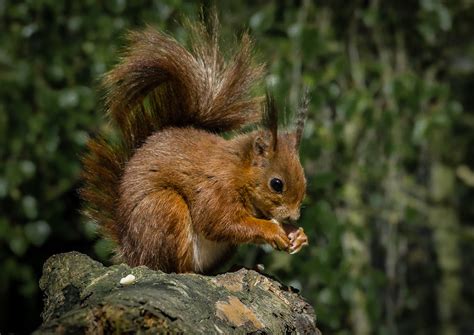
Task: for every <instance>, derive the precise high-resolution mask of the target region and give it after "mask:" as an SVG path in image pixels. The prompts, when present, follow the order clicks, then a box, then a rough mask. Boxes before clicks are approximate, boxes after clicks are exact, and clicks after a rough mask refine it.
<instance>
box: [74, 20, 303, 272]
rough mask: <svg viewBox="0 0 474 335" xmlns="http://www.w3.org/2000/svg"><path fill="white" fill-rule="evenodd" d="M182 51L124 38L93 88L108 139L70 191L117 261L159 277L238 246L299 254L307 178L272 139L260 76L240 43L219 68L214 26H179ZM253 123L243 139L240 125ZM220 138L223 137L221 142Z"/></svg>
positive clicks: (95, 145) (155, 34)
mask: <svg viewBox="0 0 474 335" xmlns="http://www.w3.org/2000/svg"><path fill="white" fill-rule="evenodd" d="M188 26H189V27H188V28H189V30H190V36H191V48H190V49H189V50H188V49H186V48H185V47H183V46H182V45H181V44H180V43H178V42H177V41H176V40H175V39H173V38H172V37H171V36H169V35H167V34H165V33H162V32H160V31H157V30H155V29H153V28H151V27H148V28H146V29H144V30H143V31H135V32H131V33H130V34H129V36H128V37H129V45H128V47H127V48H126V50H125V51H124V54H123V57H122V58H121V61H120V62H119V64H117V65H116V66H115V68H113V69H112V70H111V71H110V72H108V73H107V74H106V75H105V77H104V80H103V84H104V88H105V91H106V93H105V108H106V112H107V114H108V116H109V117H110V119H111V121H112V125H113V126H114V127H115V129H116V130H117V136H116V139H115V141H112V140H106V139H105V137H98V138H95V139H92V140H90V141H89V144H88V153H87V154H86V155H85V157H84V159H83V165H84V170H83V180H84V185H83V187H82V189H81V190H80V194H81V196H82V198H83V199H84V201H85V204H86V210H85V212H86V214H87V215H88V216H89V217H90V218H91V219H93V220H94V221H95V222H97V223H98V224H99V226H100V227H101V229H102V231H103V233H104V235H106V236H107V237H109V238H111V239H112V240H113V241H115V242H116V258H117V259H118V260H119V261H122V262H125V263H127V264H129V265H130V266H138V265H146V266H148V267H150V268H152V269H157V270H162V271H165V272H177V273H181V272H196V273H209V272H210V271H212V270H213V269H215V268H216V267H217V266H219V265H221V264H222V263H223V262H224V261H225V260H226V259H227V258H228V257H229V256H230V255H231V254H232V252H233V251H234V250H235V248H236V246H237V245H238V244H242V243H256V244H262V243H268V244H270V245H271V246H272V247H273V248H275V249H279V250H285V251H287V252H290V253H295V252H298V251H299V250H300V249H301V248H302V247H303V246H304V245H307V244H308V239H307V237H306V235H305V233H304V231H303V229H302V228H297V227H295V226H294V225H292V224H291V223H294V222H295V221H296V220H297V219H298V218H299V216H300V205H301V202H302V200H303V197H304V195H305V190H306V181H305V176H304V172H303V168H302V166H301V163H300V161H299V154H298V147H299V144H300V141H301V135H302V130H303V126H304V119H305V114H306V110H307V99H304V102H303V104H302V106H301V107H300V109H299V112H298V113H297V116H296V119H297V120H296V130H294V131H283V132H282V131H280V130H279V129H278V125H277V123H278V122H277V121H278V120H277V116H278V112H277V110H276V106H275V102H274V100H273V98H272V97H271V95H270V94H268V93H267V95H266V97H260V96H255V95H253V94H252V92H253V90H254V89H255V88H256V86H258V85H260V84H261V81H262V77H263V73H264V70H263V69H264V67H263V65H262V64H256V63H255V61H254V59H253V56H252V53H253V51H252V41H251V40H250V38H249V36H248V35H247V34H244V35H243V37H242V39H241V41H240V45H239V47H238V48H237V50H236V52H235V53H234V54H233V56H232V57H231V58H230V59H229V60H227V61H226V60H225V59H224V57H223V56H222V54H221V52H220V50H219V46H218V33H217V30H218V29H217V28H216V26H215V25H214V26H213V28H212V29H209V30H208V29H207V28H206V27H205V25H204V24H202V23H197V24H189V25H188ZM251 124H259V125H260V126H259V127H258V128H257V129H256V130H253V131H247V132H245V131H244V130H243V127H245V126H248V125H251ZM224 132H231V133H233V134H234V136H233V137H232V138H230V139H226V138H224V137H223V136H222V135H223V133H224Z"/></svg>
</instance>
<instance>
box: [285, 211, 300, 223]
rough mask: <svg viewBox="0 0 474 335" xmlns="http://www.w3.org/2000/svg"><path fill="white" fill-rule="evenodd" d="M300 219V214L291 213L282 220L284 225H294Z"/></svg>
mask: <svg viewBox="0 0 474 335" xmlns="http://www.w3.org/2000/svg"><path fill="white" fill-rule="evenodd" d="M299 218H300V212H299V211H298V212H296V213H293V214H291V215H288V216H287V217H286V218H284V219H283V222H284V223H289V224H291V223H295V222H296V221H297V220H298V219H299Z"/></svg>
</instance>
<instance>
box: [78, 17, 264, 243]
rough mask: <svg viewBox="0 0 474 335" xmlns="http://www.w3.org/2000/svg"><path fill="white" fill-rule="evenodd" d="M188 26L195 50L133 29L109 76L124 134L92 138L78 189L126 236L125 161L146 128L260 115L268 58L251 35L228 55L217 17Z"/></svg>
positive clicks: (214, 125) (112, 231)
mask: <svg viewBox="0 0 474 335" xmlns="http://www.w3.org/2000/svg"><path fill="white" fill-rule="evenodd" d="M188 26H189V31H190V41H191V48H190V51H188V50H187V49H186V48H184V47H183V46H182V45H181V44H179V43H178V42H177V41H176V40H175V39H173V38H172V37H170V36H169V35H166V34H164V33H161V32H159V31H157V30H155V29H153V28H150V27H149V28H147V29H145V30H143V31H140V32H132V33H130V34H129V45H128V47H127V49H126V50H125V52H124V54H123V57H122V59H121V61H120V63H119V64H118V65H116V66H115V68H114V69H112V70H111V71H110V72H109V73H107V74H106V76H105V78H104V81H103V84H104V87H105V90H106V96H105V106H106V110H107V114H108V115H109V117H110V118H111V120H112V123H113V125H115V126H116V127H118V130H119V132H118V138H119V140H118V142H117V143H115V142H114V143H113V142H110V141H107V140H105V139H103V138H98V139H94V140H91V141H90V142H89V146H88V148H89V152H88V154H87V155H86V156H85V157H84V159H83V165H84V170H83V171H84V172H83V179H84V186H83V188H82V189H81V191H80V193H81V196H82V198H83V199H84V200H85V202H86V214H88V216H89V217H90V218H92V219H93V220H94V221H96V222H97V223H99V225H100V226H101V228H102V229H103V230H105V231H104V233H105V234H106V235H108V236H109V237H111V238H112V239H113V240H115V241H119V239H120V236H123V234H122V233H121V231H120V229H123V227H119V226H118V223H117V220H116V218H115V208H116V202H117V200H118V198H119V193H118V186H119V183H120V179H121V176H122V173H123V169H124V166H125V164H126V162H127V161H128V160H129V159H130V157H131V155H132V154H133V152H134V150H135V149H136V148H138V147H140V146H141V145H142V143H143V142H144V141H145V139H146V138H147V137H148V136H150V135H151V134H152V133H153V132H155V131H158V130H160V129H163V128H165V127H170V126H173V127H186V126H193V127H195V128H201V129H205V130H208V131H211V132H222V131H229V130H236V129H239V128H241V127H242V126H244V125H245V124H249V123H253V122H256V121H258V120H259V119H260V118H261V98H259V97H257V98H256V97H253V96H252V94H251V93H252V92H251V91H252V87H253V86H254V85H255V84H257V83H258V82H259V81H260V79H261V77H262V74H263V66H262V65H258V64H255V63H254V62H253V59H252V43H251V41H250V39H249V37H248V35H246V34H245V35H244V36H243V37H242V40H241V43H240V46H239V48H238V50H237V51H236V52H235V54H234V55H233V57H232V58H231V59H230V60H229V61H227V62H226V61H224V59H223V56H222V54H221V53H220V51H219V47H218V34H217V29H218V25H217V24H216V23H214V24H213V25H212V28H211V31H210V32H208V30H207V29H206V27H205V26H204V25H203V24H201V23H198V24H188Z"/></svg>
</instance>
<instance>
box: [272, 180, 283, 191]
mask: <svg viewBox="0 0 474 335" xmlns="http://www.w3.org/2000/svg"><path fill="white" fill-rule="evenodd" d="M270 186H271V188H272V189H273V190H274V191H275V192H278V193H281V192H283V182H282V181H281V179H278V178H273V179H272V180H270Z"/></svg>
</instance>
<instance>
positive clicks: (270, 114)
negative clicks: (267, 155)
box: [263, 90, 278, 150]
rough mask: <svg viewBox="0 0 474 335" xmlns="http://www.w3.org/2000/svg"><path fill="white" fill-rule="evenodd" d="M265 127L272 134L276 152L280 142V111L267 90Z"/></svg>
mask: <svg viewBox="0 0 474 335" xmlns="http://www.w3.org/2000/svg"><path fill="white" fill-rule="evenodd" d="M263 127H264V128H266V129H267V130H268V131H269V132H270V134H271V137H272V139H271V146H272V149H273V150H276V147H277V142H278V110H277V107H276V104H275V98H274V97H273V95H272V94H271V93H270V92H269V91H268V90H267V92H266V96H265V105H264V107H263Z"/></svg>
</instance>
